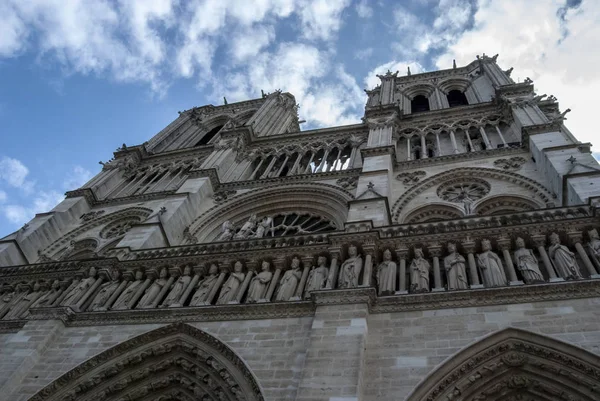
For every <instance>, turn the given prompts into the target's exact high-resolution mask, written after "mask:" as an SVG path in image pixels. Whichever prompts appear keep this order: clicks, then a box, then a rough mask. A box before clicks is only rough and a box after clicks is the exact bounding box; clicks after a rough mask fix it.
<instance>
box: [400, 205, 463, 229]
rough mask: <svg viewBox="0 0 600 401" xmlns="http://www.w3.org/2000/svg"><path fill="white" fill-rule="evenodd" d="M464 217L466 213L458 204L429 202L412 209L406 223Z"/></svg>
mask: <svg viewBox="0 0 600 401" xmlns="http://www.w3.org/2000/svg"><path fill="white" fill-rule="evenodd" d="M461 217H464V213H463V211H462V210H460V209H459V208H458V207H456V206H450V205H444V204H429V205H426V206H422V207H419V208H417V209H416V210H414V211H412V212H411V213H410V214H409V215H408V216H407V217H406V218H405V219H404V222H405V223H411V224H414V223H430V222H434V221H440V220H453V219H460V218H461Z"/></svg>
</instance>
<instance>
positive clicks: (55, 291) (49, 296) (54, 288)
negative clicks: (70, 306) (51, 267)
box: [30, 280, 62, 308]
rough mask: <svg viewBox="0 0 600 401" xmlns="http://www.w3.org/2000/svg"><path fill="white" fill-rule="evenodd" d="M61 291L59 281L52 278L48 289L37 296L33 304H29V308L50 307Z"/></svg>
mask: <svg viewBox="0 0 600 401" xmlns="http://www.w3.org/2000/svg"><path fill="white" fill-rule="evenodd" d="M61 293H62V289H61V288H60V281H58V280H54V281H53V282H52V285H51V286H50V289H49V290H48V291H46V292H45V293H44V294H43V295H42V296H41V297H39V298H38V299H37V300H36V301H35V302H34V303H33V304H31V306H30V307H31V308H44V307H50V306H52V305H53V304H54V302H55V301H56V300H57V299H58V297H59V296H60V294H61Z"/></svg>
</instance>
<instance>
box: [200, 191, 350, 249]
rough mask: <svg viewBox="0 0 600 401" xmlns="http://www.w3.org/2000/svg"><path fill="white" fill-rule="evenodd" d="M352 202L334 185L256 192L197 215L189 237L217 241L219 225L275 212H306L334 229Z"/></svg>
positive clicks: (340, 222)
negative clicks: (252, 215) (330, 224)
mask: <svg viewBox="0 0 600 401" xmlns="http://www.w3.org/2000/svg"><path fill="white" fill-rule="evenodd" d="M352 199H354V197H353V196H352V194H350V193H349V192H348V191H346V190H344V189H342V188H339V187H337V186H334V185H329V184H322V183H303V184H290V185H278V186H271V187H267V188H262V189H257V190H253V191H249V192H246V193H244V194H241V195H237V196H234V197H232V198H229V199H227V200H226V201H225V202H224V203H223V204H222V205H217V206H214V207H213V208H211V209H209V210H208V211H206V212H205V213H203V214H202V215H200V216H199V217H198V218H197V219H196V220H194V222H192V224H191V225H190V230H189V231H190V233H191V234H192V235H194V236H195V237H196V238H198V240H199V242H206V241H207V240H211V239H213V238H216V237H217V235H218V234H217V233H218V232H219V231H220V230H221V225H222V224H223V222H225V221H227V220H230V221H232V222H239V221H242V220H245V219H247V218H248V215H249V214H252V213H256V214H257V215H261V216H262V215H267V214H269V215H274V214H277V213H279V212H290V211H295V212H307V213H314V214H316V215H320V216H323V217H324V218H326V219H328V220H330V221H331V222H332V223H333V224H335V226H336V227H343V226H344V221H345V219H346V214H347V210H348V206H347V203H348V201H350V200H352Z"/></svg>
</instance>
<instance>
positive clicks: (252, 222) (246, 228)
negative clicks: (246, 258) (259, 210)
mask: <svg viewBox="0 0 600 401" xmlns="http://www.w3.org/2000/svg"><path fill="white" fill-rule="evenodd" d="M255 228H256V214H253V215H252V216H250V218H249V219H248V221H247V222H245V223H244V225H243V226H242V228H240V231H238V232H237V233H236V234H235V235H234V236H233V238H234V239H246V238H248V237H250V236H251V235H252V233H253V232H254V230H255Z"/></svg>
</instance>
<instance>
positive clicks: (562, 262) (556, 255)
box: [548, 233, 583, 280]
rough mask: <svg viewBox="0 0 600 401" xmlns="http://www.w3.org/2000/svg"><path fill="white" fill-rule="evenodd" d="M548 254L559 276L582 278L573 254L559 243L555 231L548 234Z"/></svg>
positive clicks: (572, 278) (573, 278)
mask: <svg viewBox="0 0 600 401" xmlns="http://www.w3.org/2000/svg"><path fill="white" fill-rule="evenodd" d="M548 255H549V256H550V259H552V262H553V263H554V267H556V271H557V273H558V275H559V276H561V277H562V278H564V279H565V280H577V279H580V278H583V276H582V275H581V272H580V270H579V266H578V265H577V261H576V260H575V254H574V253H573V252H571V251H570V250H569V248H567V247H566V246H565V245H561V243H560V237H559V236H558V234H556V233H552V235H550V247H549V248H548Z"/></svg>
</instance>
